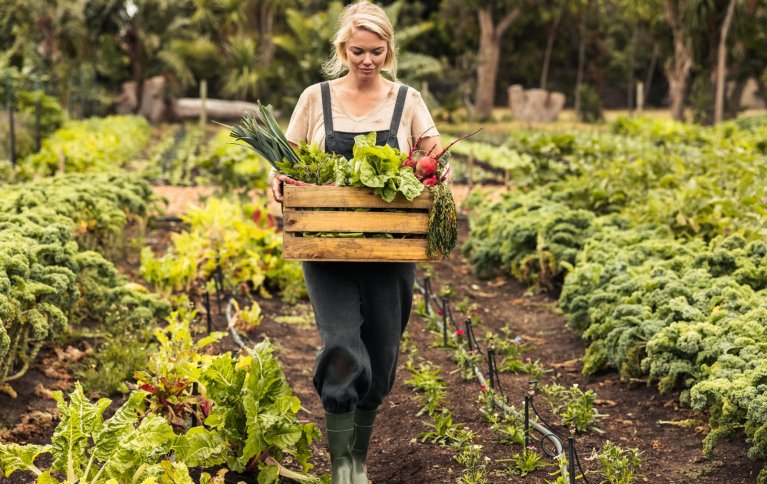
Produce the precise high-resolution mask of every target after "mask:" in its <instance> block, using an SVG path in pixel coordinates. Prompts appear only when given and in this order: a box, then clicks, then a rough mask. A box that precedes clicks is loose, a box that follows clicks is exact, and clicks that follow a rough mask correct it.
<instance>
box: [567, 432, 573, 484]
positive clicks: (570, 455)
mask: <svg viewBox="0 0 767 484" xmlns="http://www.w3.org/2000/svg"><path fill="white" fill-rule="evenodd" d="M567 473H568V474H569V475H568V478H569V480H570V484H575V439H574V438H573V437H572V436H571V437H568V438H567Z"/></svg>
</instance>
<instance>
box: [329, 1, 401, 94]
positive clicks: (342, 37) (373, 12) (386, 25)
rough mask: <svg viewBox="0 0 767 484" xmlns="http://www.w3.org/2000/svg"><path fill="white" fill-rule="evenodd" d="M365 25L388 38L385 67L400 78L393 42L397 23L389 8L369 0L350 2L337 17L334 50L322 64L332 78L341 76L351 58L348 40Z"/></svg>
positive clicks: (386, 70) (390, 73)
mask: <svg viewBox="0 0 767 484" xmlns="http://www.w3.org/2000/svg"><path fill="white" fill-rule="evenodd" d="M358 29H364V30H367V31H369V32H372V33H374V34H377V35H378V36H379V37H381V39H382V40H384V41H385V42H386V59H385V60H384V65H383V68H382V70H383V71H385V72H388V73H389V75H390V76H391V78H392V79H394V80H395V81H396V80H397V53H396V50H395V49H396V46H395V44H394V27H393V26H392V23H391V20H389V17H388V16H387V15H386V12H384V10H383V9H382V8H381V7H379V6H378V5H374V4H372V3H370V2H368V1H366V0H361V1H358V2H354V3H352V4H350V5H348V6H347V7H346V8H345V9H344V11H343V13H342V14H341V18H340V19H339V21H338V29H337V30H336V34H335V36H334V37H333V41H332V43H333V46H334V47H335V48H334V49H333V54H332V56H331V57H330V59H328V61H327V62H325V64H323V66H322V70H323V71H324V72H325V75H327V76H328V77H329V78H335V77H338V76H340V75H341V74H342V73H343V72H344V71H345V70H346V69H348V67H349V66H348V64H349V60H348V58H347V56H346V42H348V41H349V37H351V36H352V34H353V33H354V32H355V31H356V30H358Z"/></svg>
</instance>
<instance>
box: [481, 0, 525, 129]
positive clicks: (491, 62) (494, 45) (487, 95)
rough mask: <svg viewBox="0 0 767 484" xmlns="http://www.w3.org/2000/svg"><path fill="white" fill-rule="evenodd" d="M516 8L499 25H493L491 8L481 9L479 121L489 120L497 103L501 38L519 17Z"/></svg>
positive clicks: (518, 11)
mask: <svg viewBox="0 0 767 484" xmlns="http://www.w3.org/2000/svg"><path fill="white" fill-rule="evenodd" d="M519 13H520V10H519V9H518V8H515V9H514V10H512V11H511V12H509V13H508V14H506V16H505V17H504V18H503V19H502V20H501V21H500V22H499V23H498V25H495V24H494V23H493V14H492V13H491V11H490V8H489V7H488V8H483V9H480V10H479V12H478V16H479V32H480V33H479V51H478V53H477V90H476V93H475V99H476V105H475V112H476V115H477V117H478V118H479V119H486V118H489V117H490V115H491V114H492V111H493V103H494V101H495V81H496V78H497V76H498V61H499V59H500V56H501V38H502V37H503V33H504V32H505V31H506V29H508V28H509V26H510V25H511V23H512V22H514V20H515V19H516V18H517V17H518V16H519Z"/></svg>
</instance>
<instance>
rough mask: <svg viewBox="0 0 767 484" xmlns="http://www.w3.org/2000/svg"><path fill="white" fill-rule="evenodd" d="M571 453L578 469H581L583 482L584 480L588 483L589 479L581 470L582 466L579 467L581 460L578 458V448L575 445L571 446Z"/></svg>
mask: <svg viewBox="0 0 767 484" xmlns="http://www.w3.org/2000/svg"><path fill="white" fill-rule="evenodd" d="M573 454H575V463H576V464H578V470H579V471H581V476H582V477H583V482H585V483H586V484H589V480H588V478H587V477H586V473H585V472H584V471H583V467H581V460H580V459H579V458H578V450H577V449H576V448H575V447H573Z"/></svg>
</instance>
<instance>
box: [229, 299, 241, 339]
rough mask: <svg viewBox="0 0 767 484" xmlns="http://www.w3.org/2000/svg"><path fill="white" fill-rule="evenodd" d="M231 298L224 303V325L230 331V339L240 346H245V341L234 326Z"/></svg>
mask: <svg viewBox="0 0 767 484" xmlns="http://www.w3.org/2000/svg"><path fill="white" fill-rule="evenodd" d="M232 307H233V306H232V300H231V299H230V300H229V301H228V302H227V303H226V327H227V328H229V332H230V333H232V339H233V340H234V342H235V343H237V346H239V347H240V348H244V347H245V342H244V341H243V340H242V338H241V337H240V333H238V332H237V330H236V329H235V328H234V319H233V318H232Z"/></svg>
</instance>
